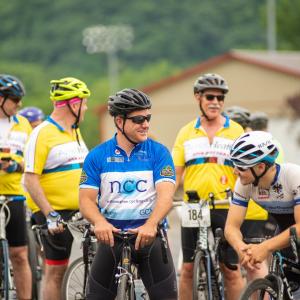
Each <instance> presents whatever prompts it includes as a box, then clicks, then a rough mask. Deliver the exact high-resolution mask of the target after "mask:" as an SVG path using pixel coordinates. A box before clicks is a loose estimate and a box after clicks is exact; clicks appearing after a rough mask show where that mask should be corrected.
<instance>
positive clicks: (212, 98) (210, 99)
mask: <svg viewBox="0 0 300 300" xmlns="http://www.w3.org/2000/svg"><path fill="white" fill-rule="evenodd" d="M203 96H204V97H205V98H206V100H208V101H212V100H214V99H215V98H217V100H218V101H224V99H225V95H213V94H205V95H203Z"/></svg>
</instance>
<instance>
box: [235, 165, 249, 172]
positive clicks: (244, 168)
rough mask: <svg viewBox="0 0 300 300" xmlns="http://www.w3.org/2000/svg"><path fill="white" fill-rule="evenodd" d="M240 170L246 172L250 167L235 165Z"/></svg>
mask: <svg viewBox="0 0 300 300" xmlns="http://www.w3.org/2000/svg"><path fill="white" fill-rule="evenodd" d="M235 167H236V168H237V169H238V170H239V171H240V172H246V171H247V170H249V168H248V167H240V166H235Z"/></svg>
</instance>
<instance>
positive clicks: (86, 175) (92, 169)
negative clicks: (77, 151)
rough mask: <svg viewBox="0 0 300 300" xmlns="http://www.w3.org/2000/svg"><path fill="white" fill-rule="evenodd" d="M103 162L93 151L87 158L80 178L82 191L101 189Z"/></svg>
mask: <svg viewBox="0 0 300 300" xmlns="http://www.w3.org/2000/svg"><path fill="white" fill-rule="evenodd" d="M100 163H101V160H99V158H98V157H97V156H96V155H94V151H91V152H90V153H89V154H88V155H87V156H86V158H85V160H84V163H83V168H82V172H81V177H80V186H79V188H80V189H89V188H91V189H97V190H99V189H100V185H101V177H100V174H101V164H100Z"/></svg>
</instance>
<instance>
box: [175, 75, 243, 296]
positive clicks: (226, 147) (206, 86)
mask: <svg viewBox="0 0 300 300" xmlns="http://www.w3.org/2000/svg"><path fill="white" fill-rule="evenodd" d="M227 92H228V86H227V83H226V81H225V80H224V79H223V78H222V77H221V76H219V75H217V74H205V75H203V76H200V77H199V78H198V79H197V80H196V82H195V84H194V96H195V99H196V102H197V104H198V105H199V108H200V112H201V115H200V117H198V118H197V119H195V120H193V121H191V122H190V123H188V124H187V125H185V126H184V127H183V128H182V129H181V130H180V131H179V133H178V135H177V138H176V141H175V145H174V148H173V160H174V164H175V168H176V184H177V186H178V185H179V183H180V181H181V178H182V176H183V174H184V183H183V188H184V192H186V191H189V190H195V191H197V193H198V195H199V197H200V198H201V199H207V198H208V195H209V193H210V192H212V193H214V195H215V199H218V200H219V199H224V198H225V194H224V193H223V192H224V191H225V190H226V188H230V189H233V187H234V183H235V180H236V176H235V175H234V173H233V165H232V163H231V161H230V160H229V151H230V147H231V145H232V143H233V141H234V140H235V139H236V138H237V137H239V136H240V135H241V134H242V133H243V128H242V127H241V126H240V125H239V124H237V123H236V122H234V121H231V120H230V119H229V118H228V117H227V116H223V115H222V114H221V113H222V109H223V106H224V100H225V95H226V94H227ZM184 200H185V201H186V200H187V195H186V194H185V199H184ZM216 203H217V202H216ZM228 206H229V205H226V206H224V205H222V206H221V205H216V208H217V209H216V210H212V211H211V221H212V227H213V229H214V228H215V227H221V228H224V226H225V221H226V216H227V212H228ZM197 232H198V228H188V227H181V238H182V251H183V265H182V270H181V276H180V282H179V295H180V299H181V300H189V299H192V279H193V257H194V251H195V248H196V240H197ZM228 251H230V253H229V254H228V255H227V257H229V258H232V259H233V258H234V259H233V260H230V261H229V263H237V262H238V258H237V256H236V255H235V252H234V251H233V249H229V250H228ZM231 252H232V253H231ZM222 269H223V274H224V279H225V285H226V292H227V295H230V296H229V297H230V300H234V299H237V298H238V296H239V291H240V288H241V286H243V279H242V276H241V273H240V269H239V268H238V269H237V270H235V271H234V270H229V269H228V268H226V267H225V265H223V264H222ZM227 298H228V297H227ZM228 299H229V298H228Z"/></svg>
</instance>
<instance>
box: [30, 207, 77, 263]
mask: <svg viewBox="0 0 300 300" xmlns="http://www.w3.org/2000/svg"><path fill="white" fill-rule="evenodd" d="M57 212H58V213H59V214H60V215H61V216H62V218H63V219H64V220H65V221H67V220H68V219H69V218H70V217H71V216H72V215H73V213H74V211H73V210H57ZM32 217H33V219H34V221H35V222H36V224H38V225H43V224H45V223H46V218H45V216H44V215H43V213H42V212H41V211H38V212H36V213H34V214H33V215H32ZM47 239H49V240H50V243H51V244H54V245H56V246H58V247H61V248H63V249H55V248H53V247H52V246H51V244H50V243H49V242H48V241H47ZM42 243H43V246H44V251H45V258H46V264H48V265H65V264H67V263H68V261H69V258H70V254H71V249H72V243H73V236H72V234H71V233H70V231H69V229H68V228H65V230H64V231H63V232H62V233H58V234H54V235H51V234H49V235H48V236H47V238H45V237H42Z"/></svg>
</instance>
